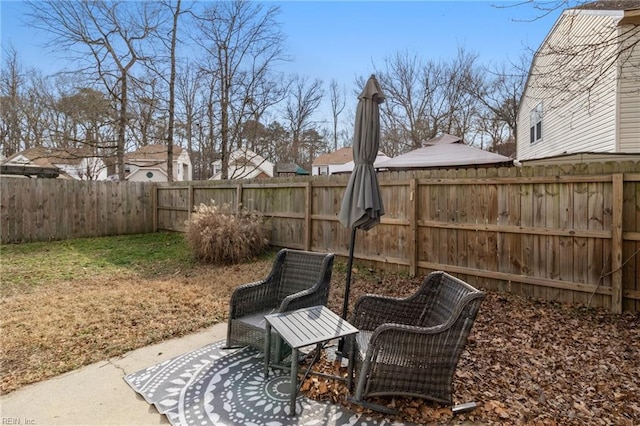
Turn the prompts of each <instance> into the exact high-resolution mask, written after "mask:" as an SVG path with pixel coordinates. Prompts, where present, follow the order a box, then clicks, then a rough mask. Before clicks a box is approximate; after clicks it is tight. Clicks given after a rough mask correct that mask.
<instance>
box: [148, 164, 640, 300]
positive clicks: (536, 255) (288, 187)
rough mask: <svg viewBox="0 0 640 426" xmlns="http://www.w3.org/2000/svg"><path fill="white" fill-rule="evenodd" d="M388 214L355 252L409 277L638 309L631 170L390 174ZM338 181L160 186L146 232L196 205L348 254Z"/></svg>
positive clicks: (277, 238)
mask: <svg viewBox="0 0 640 426" xmlns="http://www.w3.org/2000/svg"><path fill="white" fill-rule="evenodd" d="M380 178H381V179H380V184H381V192H382V197H383V201H384V206H385V210H386V214H385V215H384V216H383V218H382V222H381V223H380V225H378V226H377V227H375V228H374V229H372V230H371V231H369V232H363V231H358V232H357V239H356V244H355V256H356V258H357V259H360V260H361V261H367V262H371V263H373V264H376V265H377V266H380V267H384V268H387V269H389V268H393V269H395V270H398V271H402V272H407V273H409V274H410V275H412V276H415V275H418V274H426V273H427V272H428V271H430V270H446V271H448V272H451V273H454V274H456V275H458V276H460V277H461V278H463V279H466V280H467V281H469V282H470V283H473V284H475V285H477V286H480V287H484V288H488V289H494V290H500V291H510V292H515V293H519V294H522V295H526V296H533V297H539V298H546V299H551V300H558V301H561V302H568V303H585V304H591V305H592V306H602V307H605V308H608V309H610V310H612V311H614V312H621V311H622V310H630V311H640V163H633V162H624V163H605V164H590V165H584V164H580V165H577V166H573V165H567V166H554V167H535V168H529V167H525V168H522V169H519V168H515V167H513V168H501V169H461V170H439V171H420V172H394V173H384V174H381V175H380ZM346 183H347V178H346V177H330V178H327V177H314V178H302V179H271V180H260V181H257V180H254V181H239V182H229V181H227V182H212V181H208V182H191V183H173V184H164V183H162V184H158V186H157V187H156V190H157V194H156V196H155V198H156V199H157V206H156V207H157V208H156V211H155V215H154V218H153V220H154V228H155V229H166V230H176V231H183V230H184V226H185V221H186V220H187V219H188V218H189V216H190V215H191V213H192V212H193V211H194V209H195V208H196V207H197V206H198V205H199V204H201V203H205V204H208V203H210V202H211V201H212V200H214V201H215V202H216V204H218V205H222V204H225V203H228V204H230V205H231V206H233V207H234V208H238V207H239V206H240V205H242V206H243V207H245V208H248V209H252V210H253V209H255V210H259V211H261V212H262V213H263V214H264V215H266V216H268V217H270V218H271V222H272V236H271V242H272V244H273V245H275V246H280V247H289V248H299V249H306V250H313V251H328V252H334V253H336V254H338V255H341V256H345V257H346V256H347V254H348V245H349V232H348V230H347V229H345V228H343V227H342V225H341V224H340V222H339V221H338V214H339V211H340V205H341V201H342V195H343V193H344V190H345V187H346Z"/></svg>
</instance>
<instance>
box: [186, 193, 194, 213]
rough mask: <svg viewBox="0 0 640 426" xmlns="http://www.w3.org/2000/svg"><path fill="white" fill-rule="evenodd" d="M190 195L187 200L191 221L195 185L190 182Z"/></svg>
mask: <svg viewBox="0 0 640 426" xmlns="http://www.w3.org/2000/svg"><path fill="white" fill-rule="evenodd" d="M187 197H188V201H187V208H188V209H189V211H188V212H187V220H188V221H191V213H193V210H194V209H193V208H194V205H193V185H192V184H189V195H188V196H187Z"/></svg>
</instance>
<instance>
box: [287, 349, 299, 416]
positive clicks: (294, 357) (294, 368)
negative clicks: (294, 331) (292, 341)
mask: <svg viewBox="0 0 640 426" xmlns="http://www.w3.org/2000/svg"><path fill="white" fill-rule="evenodd" d="M297 395H298V348H293V349H292V350H291V411H290V412H289V415H290V416H295V415H296V396H297Z"/></svg>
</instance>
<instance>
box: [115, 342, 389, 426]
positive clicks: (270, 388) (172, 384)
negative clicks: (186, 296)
mask: <svg viewBox="0 0 640 426" xmlns="http://www.w3.org/2000/svg"><path fill="white" fill-rule="evenodd" d="M223 344H224V342H217V343H213V344H210V345H207V346H205V347H203V348H200V349H198V350H196V351H193V352H189V353H186V354H184V355H180V356H178V357H175V358H173V359H170V360H168V361H165V362H162V363H160V364H157V365H154V366H152V367H149V368H146V369H144V370H141V371H138V372H136V373H133V374H129V375H127V376H125V378H124V379H125V381H126V382H127V383H128V384H129V386H131V387H132V388H133V389H134V390H135V391H136V392H137V393H139V394H140V395H142V397H144V399H145V400H146V401H147V402H148V403H149V404H153V405H154V406H155V407H156V408H157V409H158V411H159V412H160V413H161V414H164V415H166V416H167V418H168V419H169V421H170V422H171V424H173V425H185V426H186V425H193V426H195V425H197V426H208V425H246V426H253V425H256V426H257V425H267V426H287V425H391V424H393V425H398V423H391V422H388V421H384V420H382V421H376V420H373V419H371V418H368V417H366V416H363V415H360V414H354V413H352V412H349V411H347V410H346V409H345V408H344V407H342V406H341V405H337V404H329V403H322V402H318V401H314V400H311V399H309V398H306V397H304V396H299V397H298V398H297V400H296V405H297V406H296V413H298V414H297V416H295V417H291V416H289V412H290V409H291V402H290V397H289V389H290V383H291V381H290V378H289V375H288V374H281V373H279V372H278V370H275V372H273V371H272V372H271V373H270V375H269V378H268V380H265V377H264V364H263V362H262V355H261V354H260V353H259V352H258V351H256V350H254V349H251V348H243V349H239V350H224V349H222V347H223Z"/></svg>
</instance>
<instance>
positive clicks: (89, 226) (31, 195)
mask: <svg viewBox="0 0 640 426" xmlns="http://www.w3.org/2000/svg"><path fill="white" fill-rule="evenodd" d="M0 191H1V192H0V203H1V208H0V211H1V213H0V218H1V220H2V223H1V235H2V243H3V244H6V243H21V242H32V241H51V240H63V239H69V238H80V237H97V236H106V235H119V234H142V233H147V232H152V231H153V229H154V227H153V214H154V211H155V208H154V205H153V200H152V194H153V193H154V192H155V191H154V186H153V185H150V184H146V183H142V182H86V181H85V182H82V181H74V180H63V179H21V178H14V177H3V178H2V179H1V180H0Z"/></svg>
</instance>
